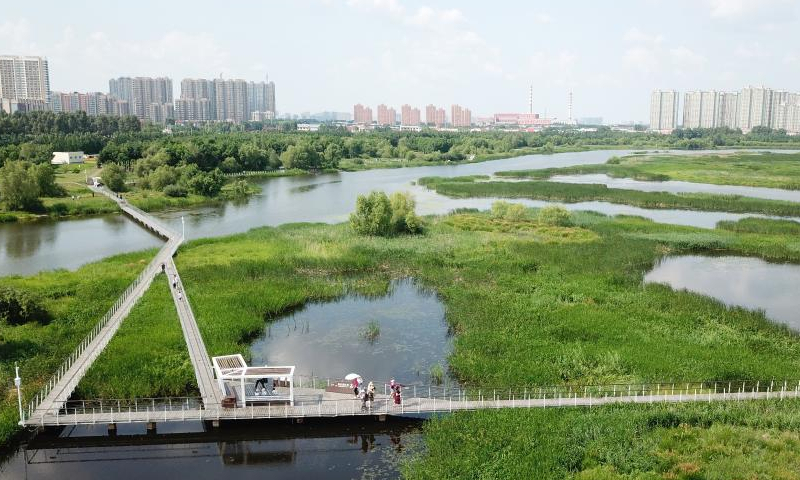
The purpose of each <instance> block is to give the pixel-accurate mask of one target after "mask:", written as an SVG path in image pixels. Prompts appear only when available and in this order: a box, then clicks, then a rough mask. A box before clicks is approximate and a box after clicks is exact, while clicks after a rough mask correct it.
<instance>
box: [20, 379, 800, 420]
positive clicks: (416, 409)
mask: <svg viewBox="0 0 800 480" xmlns="http://www.w3.org/2000/svg"><path fill="white" fill-rule="evenodd" d="M301 390H302V389H301ZM790 398H800V391H798V389H797V388H795V389H794V390H791V389H786V390H778V391H747V392H741V391H733V392H729V391H724V392H722V393H704V392H699V393H698V392H696V391H695V392H694V393H693V392H691V391H686V392H680V393H664V394H661V395H658V394H651V395H618V396H596V397H593V396H588V397H577V396H575V397H558V398H553V397H546V398H537V397H535V396H532V395H526V396H522V397H521V398H510V399H500V398H495V399H492V398H481V399H477V398H473V399H469V400H465V399H463V397H462V396H461V395H460V394H456V395H453V396H449V397H445V396H434V397H411V398H407V399H404V401H403V403H401V404H400V405H395V404H394V403H393V402H392V401H391V399H390V398H389V397H388V396H386V395H378V396H377V397H376V399H375V402H374V404H373V405H372V407H370V408H366V409H364V408H362V404H361V401H360V400H358V399H355V398H353V397H352V396H351V395H341V396H340V398H331V397H330V396H329V395H328V394H327V393H325V394H323V391H322V390H317V391H310V389H306V391H305V392H302V391H301V392H300V393H299V394H298V400H297V401H295V405H294V406H292V405H288V404H272V405H257V406H247V407H244V408H220V407H219V405H215V406H212V407H206V408H198V407H197V406H195V405H192V406H189V405H188V402H187V403H183V402H179V401H175V402H171V403H169V404H168V403H166V402H164V403H161V404H155V403H154V404H152V405H151V404H150V403H148V402H141V403H140V404H139V405H138V406H136V407H134V406H133V405H130V404H129V405H125V406H120V405H118V404H114V403H113V402H112V403H106V405H105V406H104V407H102V406H101V407H99V408H98V407H97V406H96V405H95V406H94V407H92V406H89V407H87V406H85V405H84V406H83V407H81V406H80V405H76V406H75V407H74V408H66V409H63V410H59V411H53V412H50V414H48V415H45V416H42V417H39V418H37V419H35V420H32V421H31V422H30V423H31V424H35V425H41V426H56V425H85V424H111V423H145V422H147V423H152V422H176V421H177V422H182V421H189V420H201V421H213V420H251V419H280V418H284V419H291V418H323V417H355V416H369V415H375V416H377V415H419V414H432V413H449V412H457V411H468V410H485V409H500V408H568V407H573V408H575V407H583V408H592V407H597V406H602V405H610V404H618V403H637V404H647V403H686V402H719V401H745V400H759V399H781V400H783V399H790Z"/></svg>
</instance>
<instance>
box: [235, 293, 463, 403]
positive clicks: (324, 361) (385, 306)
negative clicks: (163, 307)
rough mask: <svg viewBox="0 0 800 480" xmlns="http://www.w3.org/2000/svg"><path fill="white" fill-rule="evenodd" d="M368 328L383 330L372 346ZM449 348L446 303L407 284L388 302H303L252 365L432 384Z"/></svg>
mask: <svg viewBox="0 0 800 480" xmlns="http://www.w3.org/2000/svg"><path fill="white" fill-rule="evenodd" d="M370 322H376V323H377V324H378V325H379V327H380V335H379V336H378V337H377V339H375V340H374V341H370V340H368V339H366V338H364V335H363V332H364V331H365V329H366V327H367V325H368V324H369V323H370ZM451 347H452V338H451V336H450V335H449V334H448V329H447V323H446V322H445V310H444V305H443V304H442V302H441V301H440V300H439V299H438V298H437V296H436V295H435V294H433V293H431V292H429V291H427V290H425V289H423V288H421V287H419V286H418V285H416V284H415V283H414V281H413V280H410V279H405V280H397V281H394V282H392V285H391V288H390V291H389V293H388V294H387V295H385V296H381V297H364V296H362V295H347V296H345V297H343V298H341V299H338V300H335V301H332V302H325V303H311V304H306V305H305V306H303V307H302V308H301V309H300V310H298V311H296V312H294V313H291V314H289V315H286V316H283V317H281V318H278V319H276V320H275V321H274V322H272V323H271V324H270V325H269V327H268V328H267V331H266V332H265V333H264V335H263V336H262V337H261V338H260V339H258V340H256V341H255V342H254V343H253V344H252V345H251V347H250V351H251V354H252V358H253V364H258V365H261V364H267V365H297V373H298V374H300V375H315V376H319V377H321V378H323V379H324V378H330V379H340V378H343V377H344V376H345V375H347V374H348V373H350V372H355V373H358V374H360V375H361V376H362V377H363V378H364V381H365V382H369V381H375V382H376V384H377V386H378V387H380V386H381V385H382V384H384V383H385V382H388V381H389V379H391V378H392V377H394V378H396V379H397V380H398V381H399V382H401V383H404V384H412V383H423V384H428V383H429V381H428V380H429V371H430V367H431V366H432V365H434V364H439V365H441V366H442V367H443V368H445V370H446V365H447V361H446V358H447V355H448V354H449V353H450V350H451ZM448 383H449V382H448Z"/></svg>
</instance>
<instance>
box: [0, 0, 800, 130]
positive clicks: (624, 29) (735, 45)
mask: <svg viewBox="0 0 800 480" xmlns="http://www.w3.org/2000/svg"><path fill="white" fill-rule="evenodd" d="M798 5H800V2H797V1H793V0H663V1H662V0H630V1H628V0H626V1H614V2H598V1H588V0H586V1H572V2H533V1H509V0H506V1H503V0H500V1H494V2H485V1H472V0H460V1H452V0H446V1H436V2H433V1H431V0H428V1H410V0H409V1H404V0H292V1H263V0H262V1H248V2H223V3H220V2H218V1H216V2H212V1H205V0H204V1H192V2H187V1H171V2H166V1H163V0H162V1H158V2H156V1H150V0H140V1H138V2H136V3H135V7H134V4H130V3H128V4H125V5H122V4H117V3H114V2H107V1H105V2H101V1H93V0H90V1H85V2H79V3H77V4H76V3H74V2H64V1H40V2H7V4H5V5H4V6H3V15H2V18H0V54H21V55H42V56H46V57H48V60H49V62H50V82H51V87H52V89H53V90H61V91H103V92H106V91H108V79H109V78H112V77H118V76H162V75H163V76H169V77H171V78H172V79H173V81H174V84H175V86H176V87H175V88H176V89H177V88H178V85H180V80H181V79H182V78H185V77H201V78H214V77H218V76H219V75H220V74H222V75H224V76H225V77H226V78H243V79H246V80H260V79H264V77H265V76H266V75H267V74H269V78H270V80H274V81H275V84H276V104H277V109H278V111H279V112H292V113H300V112H312V113H313V112H320V111H325V110H328V111H345V112H352V106H353V104H355V103H362V104H365V105H370V106H372V108H373V109H374V108H375V106H376V105H378V104H379V103H386V104H388V105H390V106H394V107H396V108H398V109H399V107H400V105H402V104H403V103H409V104H411V105H413V106H416V107H419V108H422V109H424V106H425V105H426V104H428V103H433V104H436V105H438V106H444V107H446V108H449V105H450V104H452V103H459V104H461V105H464V106H466V107H468V108H471V109H472V111H473V112H474V113H473V116H474V117H475V116H480V115H485V114H491V113H495V112H515V111H526V110H527V105H528V86H529V85H531V84H532V85H533V88H534V110H535V111H537V112H540V113H544V111H545V109H546V110H547V113H548V115H549V116H556V117H559V118H566V116H567V97H568V93H569V91H570V90H572V91H573V93H574V113H573V115H574V116H575V117H590V116H602V117H604V119H605V120H606V121H627V120H644V121H646V120H647V118H648V111H649V94H650V91H651V90H653V89H676V90H679V91H681V92H684V91H686V90H692V89H718V90H736V89H739V88H741V87H743V86H746V85H749V84H755V85H760V84H764V85H767V86H770V87H773V88H778V89H787V90H794V91H796V90H800V84H799V83H798V81H799V80H800V47H798V45H800V44H798V42H797V33H796V32H798V31H800V21H799V20H798V18H800V17H799V16H798V11H799V10H800V7H798ZM178 94H179V92H178V91H176V92H175V95H176V97H177V95H178Z"/></svg>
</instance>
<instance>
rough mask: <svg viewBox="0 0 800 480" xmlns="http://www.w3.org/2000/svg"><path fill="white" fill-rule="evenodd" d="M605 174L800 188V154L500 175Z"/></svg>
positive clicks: (674, 158)
mask: <svg viewBox="0 0 800 480" xmlns="http://www.w3.org/2000/svg"><path fill="white" fill-rule="evenodd" d="M592 173H605V174H607V175H609V176H612V177H617V178H623V177H624V178H633V179H636V180H645V181H665V180H681V181H685V182H695V183H711V184H716V185H743V186H751V187H768V188H783V189H788V190H798V189H800V154H798V153H769V152H765V153H756V152H737V153H733V154H724V155H719V154H709V155H644V156H643V155H635V156H632V155H629V156H626V157H623V158H616V157H615V158H613V159H611V160H609V161H608V162H606V163H605V164H600V165H577V166H571V167H564V168H547V169H539V170H517V171H508V172H498V173H496V175H498V176H505V177H516V178H533V179H539V180H544V179H547V178H550V177H551V176H553V175H583V174H592Z"/></svg>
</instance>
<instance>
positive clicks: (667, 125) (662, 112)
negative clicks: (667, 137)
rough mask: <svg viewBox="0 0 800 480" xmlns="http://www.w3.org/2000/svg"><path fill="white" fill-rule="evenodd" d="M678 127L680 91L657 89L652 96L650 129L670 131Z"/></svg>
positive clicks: (662, 131)
mask: <svg viewBox="0 0 800 480" xmlns="http://www.w3.org/2000/svg"><path fill="white" fill-rule="evenodd" d="M677 127H678V92H676V91H674V90H668V91H662V90H656V91H654V92H653V93H652V95H651V96H650V130H654V131H657V132H661V133H670V132H672V131H673V130H675V129H676V128H677Z"/></svg>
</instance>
